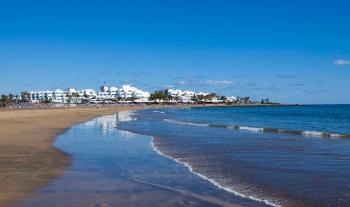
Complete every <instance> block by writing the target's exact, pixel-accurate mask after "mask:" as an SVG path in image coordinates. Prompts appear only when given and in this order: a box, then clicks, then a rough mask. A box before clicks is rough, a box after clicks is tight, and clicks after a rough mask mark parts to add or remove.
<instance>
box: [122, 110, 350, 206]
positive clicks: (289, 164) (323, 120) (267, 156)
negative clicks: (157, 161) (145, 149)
mask: <svg viewBox="0 0 350 207" xmlns="http://www.w3.org/2000/svg"><path fill="white" fill-rule="evenodd" d="M132 117H133V119H132V120H130V121H128V122H121V123H120V124H118V128H119V129H122V130H127V131H131V132H134V133H137V134H143V135H147V136H151V137H153V142H152V144H153V147H154V148H155V150H157V151H159V153H160V154H161V155H164V156H166V157H169V158H171V159H173V160H174V161H176V162H178V163H181V164H182V165H184V166H186V167H187V168H188V170H189V171H190V172H192V173H194V174H196V175H198V176H199V177H201V178H203V179H206V180H208V181H209V182H211V183H212V184H213V185H215V186H217V187H218V188H220V189H224V190H225V191H227V192H230V193H232V194H233V195H236V196H240V197H243V198H249V199H251V200H254V201H257V202H258V203H261V204H262V205H270V206H299V207H302V206H315V207H321V206H332V207H335V206H342V207H343V206H350V139H349V138H350V105H305V106H283V107H276V106H266V107H203V108H182V109H178V108H175V109H147V110H143V111H135V112H134V113H133V115H132Z"/></svg>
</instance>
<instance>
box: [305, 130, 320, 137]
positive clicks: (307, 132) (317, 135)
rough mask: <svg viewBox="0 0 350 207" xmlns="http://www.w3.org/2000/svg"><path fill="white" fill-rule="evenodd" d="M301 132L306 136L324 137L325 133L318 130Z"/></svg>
mask: <svg viewBox="0 0 350 207" xmlns="http://www.w3.org/2000/svg"><path fill="white" fill-rule="evenodd" d="M301 134H302V135H303V136H306V137H322V136H324V134H325V133H324V132H318V131H303V132H302V133H301Z"/></svg>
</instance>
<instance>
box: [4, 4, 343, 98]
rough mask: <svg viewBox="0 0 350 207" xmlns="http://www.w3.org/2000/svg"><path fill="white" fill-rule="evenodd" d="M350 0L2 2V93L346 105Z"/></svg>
mask: <svg viewBox="0 0 350 207" xmlns="http://www.w3.org/2000/svg"><path fill="white" fill-rule="evenodd" d="M349 8H350V1H346V0H343V1H340V0H338V1H337V0H333V1H331V0H329V1H313V0H309V1H307V2H306V1H301V0H293V1H278V0H275V1H272V0H264V1H262V0H211V1H208V0H158V1H152V0H147V1H146V0H143V1H141V0H125V1H117V0H115V1H107V0H106V1H87V0H84V1H83V0H81V1H73V0H72V1H63V0H61V1H54V0H52V1H35V0H33V1H25V0H23V1H16V0H12V1H1V6H0V77H1V79H0V93H19V92H20V91H23V90H38V89H51V88H67V87H77V88H94V89H97V88H98V86H100V85H102V84H103V83H104V82H106V83H107V84H110V85H117V86H118V85H120V84H123V83H129V84H132V85H135V86H137V87H140V88H143V89H147V90H151V91H153V90H155V89H160V88H164V87H175V88H182V89H192V90H197V91H211V92H217V93H219V94H223V95H234V96H246V95H249V96H252V97H253V98H256V99H260V98H265V97H269V98H270V99H272V100H274V101H280V102H284V103H350V96H349V91H350V81H349V80H350V26H349V25H350V12H349Z"/></svg>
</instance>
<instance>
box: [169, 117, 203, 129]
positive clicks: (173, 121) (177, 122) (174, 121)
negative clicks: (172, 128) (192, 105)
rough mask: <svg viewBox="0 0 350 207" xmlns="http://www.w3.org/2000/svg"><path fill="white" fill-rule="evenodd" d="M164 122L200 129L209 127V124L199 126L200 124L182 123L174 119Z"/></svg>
mask: <svg viewBox="0 0 350 207" xmlns="http://www.w3.org/2000/svg"><path fill="white" fill-rule="evenodd" d="M164 121H166V122H169V123H175V124H182V125H190V126H198V127H208V126H209V124H199V123H192V122H182V121H176V120H173V119H164Z"/></svg>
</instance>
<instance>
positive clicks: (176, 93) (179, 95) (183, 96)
mask: <svg viewBox="0 0 350 207" xmlns="http://www.w3.org/2000/svg"><path fill="white" fill-rule="evenodd" d="M166 91H167V93H168V94H169V95H170V96H172V97H174V98H175V99H177V100H178V101H180V102H183V103H191V102H193V101H192V97H193V96H198V95H203V96H206V95H208V93H204V92H194V91H183V90H180V89H167V90H166Z"/></svg>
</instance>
